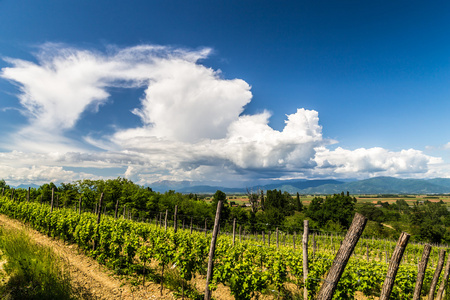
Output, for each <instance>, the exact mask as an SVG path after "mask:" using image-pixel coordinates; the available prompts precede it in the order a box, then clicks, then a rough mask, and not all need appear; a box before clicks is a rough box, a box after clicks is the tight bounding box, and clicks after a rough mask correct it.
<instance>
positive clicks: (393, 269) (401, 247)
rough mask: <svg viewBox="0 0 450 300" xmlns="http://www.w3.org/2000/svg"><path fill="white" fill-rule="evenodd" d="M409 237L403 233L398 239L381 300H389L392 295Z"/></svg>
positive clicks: (382, 289)
mask: <svg viewBox="0 0 450 300" xmlns="http://www.w3.org/2000/svg"><path fill="white" fill-rule="evenodd" d="M409 237H410V235H409V234H407V233H406V232H402V234H401V235H400V238H399V239H398V242H397V246H395V250H394V252H393V253H392V257H391V261H390V263H389V267H388V271H387V274H386V279H385V280H384V283H383V287H382V288H381V294H380V300H388V299H389V297H390V295H391V292H392V288H393V287H394V281H395V276H397V271H398V267H399V266H400V262H401V260H402V256H403V253H404V252H405V248H406V246H407V245H408V240H409ZM386 253H387V252H386Z"/></svg>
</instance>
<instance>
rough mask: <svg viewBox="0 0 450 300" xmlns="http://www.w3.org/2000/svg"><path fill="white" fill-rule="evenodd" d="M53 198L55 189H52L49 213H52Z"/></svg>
mask: <svg viewBox="0 0 450 300" xmlns="http://www.w3.org/2000/svg"><path fill="white" fill-rule="evenodd" d="M13 191H14V190H13ZM54 197H55V188H52V202H51V203H50V212H53V198H54Z"/></svg>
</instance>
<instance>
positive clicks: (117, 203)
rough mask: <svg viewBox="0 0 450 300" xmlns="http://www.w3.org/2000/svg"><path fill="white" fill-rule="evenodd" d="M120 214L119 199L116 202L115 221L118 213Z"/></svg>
mask: <svg viewBox="0 0 450 300" xmlns="http://www.w3.org/2000/svg"><path fill="white" fill-rule="evenodd" d="M118 212H119V198H117V201H116V207H115V209H114V219H117V213H118Z"/></svg>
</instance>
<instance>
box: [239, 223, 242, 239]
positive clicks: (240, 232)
mask: <svg viewBox="0 0 450 300" xmlns="http://www.w3.org/2000/svg"><path fill="white" fill-rule="evenodd" d="M241 235H242V226H241V225H239V243H240V242H241V241H242V239H241Z"/></svg>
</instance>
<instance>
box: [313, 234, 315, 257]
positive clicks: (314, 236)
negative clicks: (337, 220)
mask: <svg viewBox="0 0 450 300" xmlns="http://www.w3.org/2000/svg"><path fill="white" fill-rule="evenodd" d="M314 257H316V233H315V232H314V233H313V258H314Z"/></svg>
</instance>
